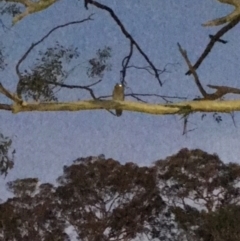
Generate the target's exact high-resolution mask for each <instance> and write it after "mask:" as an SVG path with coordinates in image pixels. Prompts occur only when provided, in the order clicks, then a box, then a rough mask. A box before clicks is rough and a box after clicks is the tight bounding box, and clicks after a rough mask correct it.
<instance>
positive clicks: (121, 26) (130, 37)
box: [88, 0, 162, 86]
mask: <svg viewBox="0 0 240 241" xmlns="http://www.w3.org/2000/svg"><path fill="white" fill-rule="evenodd" d="M88 4H92V5H94V6H96V7H97V8H100V9H103V10H105V11H107V12H109V14H110V15H111V16H112V18H113V19H114V20H115V22H116V23H117V25H118V26H119V27H120V29H121V31H122V33H123V34H124V35H125V37H126V38H128V39H129V40H130V42H131V44H133V45H134V46H135V47H136V48H137V50H138V51H139V53H140V54H141V55H142V56H143V57H144V58H145V60H146V61H147V62H148V64H149V65H150V66H151V67H152V69H153V71H154V73H155V77H156V78H157V80H158V82H159V84H160V86H162V82H161V80H160V77H159V74H158V71H157V68H156V67H155V66H154V65H153V63H152V62H151V60H150V59H149V58H148V56H147V55H146V54H145V53H144V52H143V50H142V49H141V47H140V46H139V45H138V43H137V42H136V41H135V40H134V38H133V37H132V36H131V34H130V33H129V32H128V31H127V30H126V29H125V27H124V25H123V24H122V22H121V21H120V19H119V18H118V17H117V15H116V14H115V13H114V11H113V10H112V9H111V8H110V7H108V6H106V5H104V4H101V3H99V2H96V1H94V0H88Z"/></svg>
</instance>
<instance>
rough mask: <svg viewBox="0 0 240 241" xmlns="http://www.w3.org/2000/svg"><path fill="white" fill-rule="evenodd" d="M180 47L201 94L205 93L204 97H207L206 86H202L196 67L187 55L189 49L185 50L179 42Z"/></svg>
mask: <svg viewBox="0 0 240 241" xmlns="http://www.w3.org/2000/svg"><path fill="white" fill-rule="evenodd" d="M178 49H179V51H180V53H181V54H182V56H183V58H184V59H185V61H186V63H187V65H188V68H189V69H190V71H191V73H192V74H193V76H194V80H195V83H196V85H197V87H198V89H199V91H200V92H201V94H202V95H203V97H204V98H205V97H206V96H207V92H206V91H205V90H204V88H203V87H202V84H201V83H200V80H199V78H198V75H197V73H196V71H195V69H194V68H193V66H192V65H191V63H190V61H189V59H188V56H187V51H186V50H183V49H182V47H181V45H180V44H179V43H178Z"/></svg>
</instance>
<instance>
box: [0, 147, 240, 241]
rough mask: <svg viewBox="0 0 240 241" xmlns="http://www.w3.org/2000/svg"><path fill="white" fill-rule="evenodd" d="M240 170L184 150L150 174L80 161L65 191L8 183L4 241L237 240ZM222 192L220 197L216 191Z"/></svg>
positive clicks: (1, 213)
mask: <svg viewBox="0 0 240 241" xmlns="http://www.w3.org/2000/svg"><path fill="white" fill-rule="evenodd" d="M239 177H240V166H239V165H237V164H233V163H230V164H224V163H223V162H222V161H221V160H220V159H219V157H218V156H217V155H210V154H207V153H206V152H203V151H201V150H192V151H190V150H188V149H182V150H181V151H180V152H179V153H177V154H176V155H173V156H171V157H167V158H166V159H165V160H159V161H157V162H156V163H155V165H154V166H152V167H139V166H137V165H136V164H134V163H126V164H124V165H121V164H120V163H119V162H117V161H115V160H113V159H105V157H104V156H103V155H101V156H99V157H87V158H79V159H77V160H75V161H74V163H73V164H72V165H71V166H65V167H64V168H63V174H62V175H61V176H60V177H59V178H58V179H57V181H58V184H59V186H57V187H54V186H53V185H52V184H49V183H44V184H41V185H40V182H39V180H38V179H37V178H28V179H22V180H21V179H17V180H15V181H12V182H9V183H8V184H7V186H8V189H9V190H10V191H11V192H12V193H13V194H14V195H15V197H14V198H11V199H8V200H7V201H6V202H5V203H2V204H0V235H1V238H2V239H3V240H5V239H7V238H8V239H10V240H19V241H21V240H70V237H69V236H68V235H67V234H66V232H65V229H66V228H67V227H68V228H69V227H71V228H72V230H74V232H75V233H76V237H78V239H79V240H84V241H90V240H91V241H97V240H119V241H120V240H125V241H130V240H135V241H136V240H142V239H144V238H146V239H148V240H154V241H157V240H159V241H162V240H164V241H186V240H188V241H209V240H211V241H224V240H229V241H238V240H239V238H240V228H239V221H240V220H239V217H240V215H239V214H240V206H239V199H240V192H239V188H238V186H237V184H238V183H239ZM216 191H218V192H216Z"/></svg>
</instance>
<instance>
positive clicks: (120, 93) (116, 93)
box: [112, 84, 124, 116]
mask: <svg viewBox="0 0 240 241" xmlns="http://www.w3.org/2000/svg"><path fill="white" fill-rule="evenodd" d="M112 98H113V100H121V101H123V100H124V87H123V85H121V84H116V85H115V86H114V89H113V95H112ZM121 115H122V110H121V109H116V116H121Z"/></svg>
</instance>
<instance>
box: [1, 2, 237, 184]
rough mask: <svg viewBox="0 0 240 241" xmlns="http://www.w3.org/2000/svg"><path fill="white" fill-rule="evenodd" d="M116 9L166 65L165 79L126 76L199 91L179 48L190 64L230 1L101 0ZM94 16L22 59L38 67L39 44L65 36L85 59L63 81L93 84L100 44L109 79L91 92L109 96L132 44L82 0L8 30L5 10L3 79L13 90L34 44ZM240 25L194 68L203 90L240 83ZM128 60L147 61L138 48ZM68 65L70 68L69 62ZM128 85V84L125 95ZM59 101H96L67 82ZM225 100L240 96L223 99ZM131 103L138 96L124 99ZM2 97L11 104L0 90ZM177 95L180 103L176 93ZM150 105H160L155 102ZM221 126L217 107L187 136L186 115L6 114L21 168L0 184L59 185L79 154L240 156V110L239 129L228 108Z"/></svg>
mask: <svg viewBox="0 0 240 241" xmlns="http://www.w3.org/2000/svg"><path fill="white" fill-rule="evenodd" d="M99 2H101V3H103V4H106V5H108V6H109V7H111V8H112V9H113V10H114V12H115V14H116V15H117V16H118V17H119V19H120V20H121V21H122V23H123V24H124V26H125V28H126V29H127V30H128V32H129V33H130V34H131V35H132V36H133V38H134V39H135V40H136V41H137V42H138V44H139V45H140V47H141V48H142V50H143V51H144V52H145V53H146V54H147V55H148V56H149V58H150V59H151V61H152V62H153V63H154V65H155V66H156V67H158V68H159V69H163V68H164V67H165V66H166V65H167V64H168V65H167V67H166V68H167V70H168V72H166V73H163V74H162V75H160V78H161V80H162V81H163V82H164V85H163V87H160V86H159V84H158V82H157V80H156V79H155V78H154V76H152V75H149V74H148V73H147V72H146V71H142V70H136V69H130V70H129V72H128V74H127V77H126V81H127V83H128V86H129V87H130V88H131V89H132V90H133V91H134V92H135V93H155V94H162V95H169V96H176V95H177V96H181V97H187V98H188V99H189V100H191V99H193V98H195V97H196V96H200V93H199V91H198V89H197V87H196V85H195V83H194V80H193V77H192V76H185V72H186V71H187V65H186V63H185V61H184V59H183V58H182V56H181V54H180V53H179V51H178V47H177V43H178V42H179V43H180V44H181V46H182V47H183V48H184V49H185V50H187V53H188V57H189V59H190V60H191V62H192V63H193V64H194V63H195V61H196V60H197V59H198V57H199V56H200V55H201V53H202V52H203V50H204V49H205V47H206V45H207V44H208V42H209V37H208V35H209V34H215V33H216V32H217V31H218V30H219V29H220V28H221V27H208V28H207V27H202V26H201V24H202V23H205V22H207V21H209V20H212V19H214V18H217V17H221V16H225V15H226V14H228V13H230V12H231V11H232V7H230V6H228V5H225V4H221V3H219V2H218V1H216V0H201V1H199V0H191V1H189V0H182V1H176V0H167V1H165V0H151V1H149V0H134V1H133V0H132V1H128V0H121V1H118V0H111V1H109V0H105V1H104V0H102V1H99ZM91 13H94V16H93V19H94V20H93V21H88V22H85V23H82V24H77V25H71V26H69V27H66V28H62V29H59V30H57V31H55V32H54V33H53V34H52V35H51V36H50V37H49V38H47V39H46V41H44V42H43V43H42V44H40V45H38V46H37V48H36V49H34V50H33V51H32V52H31V54H30V55H29V56H28V58H27V60H26V61H25V62H24V63H23V64H22V66H21V71H24V70H25V69H28V70H29V69H31V68H32V67H34V65H33V63H34V61H35V59H36V58H37V57H38V51H39V50H43V51H44V50H46V48H47V47H50V46H54V43H55V41H59V42H60V44H62V45H64V46H71V45H74V46H76V47H78V49H79V52H80V57H79V58H78V59H76V60H74V62H73V63H72V64H71V66H73V65H77V64H78V65H79V67H78V68H76V69H75V71H74V72H73V73H72V74H71V75H70V76H69V77H68V79H67V80H66V82H65V83H66V84H79V85H84V84H90V83H93V82H94V81H96V80H97V79H89V78H88V77H87V75H86V71H87V69H86V67H87V66H88V65H87V64H88V62H87V61H88V60H89V59H91V58H93V57H95V54H96V51H97V50H98V49H102V48H104V46H109V47H111V48H112V57H111V58H110V60H109V61H110V63H111V64H112V70H111V71H109V72H105V75H104V77H103V82H102V83H101V84H100V85H97V86H96V87H95V88H94V91H95V93H96V94H97V95H98V96H100V95H111V94H112V89H113V87H114V85H115V84H116V83H117V82H119V81H120V70H121V61H122V59H123V58H124V57H125V56H126V55H127V54H128V53H129V41H128V40H127V39H126V38H125V36H124V35H123V34H122V32H121V30H120V28H119V26H118V25H117V24H116V23H115V22H114V21H113V19H112V18H111V17H110V15H109V14H108V13H107V12H106V11H102V10H100V9H97V8H95V7H94V6H92V5H89V10H86V9H85V8H84V5H83V1H82V0H81V1H77V0H71V1H69V0H59V1H58V2H57V3H55V4H54V5H53V6H51V7H49V8H48V9H46V10H44V11H42V12H39V13H36V14H33V15H30V16H27V17H25V18H24V19H23V20H21V21H20V22H18V23H17V24H16V25H15V26H13V27H11V23H12V18H10V17H9V16H6V15H4V16H2V18H1V20H2V22H3V24H4V25H5V26H7V27H8V28H9V29H3V28H1V29H0V34H1V43H2V46H4V47H5V50H4V53H5V55H6V62H7V64H8V66H7V67H6V69H5V70H4V71H2V72H0V76H1V83H2V84H3V86H4V87H6V88H8V89H9V90H10V91H13V92H14V91H15V90H16V85H17V82H18V79H17V75H16V72H15V66H16V63H17V62H18V60H19V59H20V58H21V56H22V55H23V54H24V53H25V52H26V50H27V49H28V48H29V46H31V44H32V43H33V42H36V41H38V40H39V39H41V38H42V37H43V36H44V35H45V34H46V33H47V32H48V31H50V30H51V29H52V28H53V27H55V26H57V25H60V24H64V23H67V22H70V21H76V20H82V19H84V18H87V17H88V16H89V15H90V14H91ZM239 33H240V25H237V26H236V27H235V28H233V29H232V30H230V31H229V32H228V33H227V34H226V35H224V37H223V39H224V40H227V41H228V43H227V44H221V43H219V44H216V45H215V47H214V48H213V50H212V51H211V53H210V54H209V56H208V57H207V58H206V59H205V61H204V62H203V63H202V65H201V66H200V68H199V69H198V70H197V73H198V75H199V78H200V80H201V81H202V84H203V85H204V87H205V88H206V91H208V92H209V93H211V91H212V90H211V89H207V87H206V85H207V84H212V85H227V86H231V87H236V88H240V82H239V76H240V73H239V72H240V68H239V56H240V48H239ZM133 56H134V57H133V59H132V64H135V65H138V66H146V65H147V63H146V62H145V60H144V59H143V58H142V56H141V55H139V53H138V52H137V50H136V49H135V50H134V55H133ZM71 66H66V69H68V70H69V69H70V68H71ZM127 93H128V90H126V94H127ZM58 97H59V101H76V100H78V99H80V100H84V99H90V98H91V97H90V96H89V95H88V93H86V92H81V91H79V90H66V89H63V90H61V91H60V92H59V94H58ZM227 98H228V99H233V98H238V96H227ZM126 99H127V100H132V101H136V100H133V99H131V98H128V97H127V98H126ZM0 101H1V103H10V102H9V100H7V99H6V97H5V96H3V95H1V96H0ZM175 101H178V100H175ZM154 103H163V102H162V100H161V99H154ZM221 116H222V118H223V121H222V122H221V123H220V124H217V123H216V121H214V119H213V117H212V114H208V115H207V116H206V117H205V118H204V119H203V120H201V113H200V114H194V115H192V116H191V117H190V119H189V126H188V128H189V129H195V130H194V131H192V132H189V133H188V134H187V135H184V136H183V135H182V132H183V120H182V119H181V116H161V115H148V114H143V113H134V112H127V111H124V112H123V115H122V116H121V117H116V116H113V115H111V114H109V113H108V112H107V111H104V110H96V111H81V112H45V113H43V112H29V113H27V112H26V113H19V114H16V115H14V114H12V113H10V112H4V111H2V113H1V132H2V133H3V134H4V135H5V136H9V137H10V138H12V140H13V148H15V149H16V156H15V166H14V169H13V170H11V171H10V172H9V174H8V176H7V178H6V179H4V178H3V177H2V178H1V179H0V180H1V184H2V185H1V186H2V188H3V186H4V183H6V182H7V181H11V180H15V179H16V178H27V177H38V178H39V179H40V180H41V182H54V181H55V179H56V178H57V177H58V176H59V175H61V173H62V168H63V166H64V165H71V163H72V161H73V160H75V159H77V158H79V157H86V156H90V155H92V156H95V155H100V154H104V155H105V156H106V158H113V159H115V160H118V161H120V162H121V163H125V162H135V163H137V164H139V165H150V164H151V163H153V162H154V161H156V160H159V159H162V158H165V157H166V156H170V155H172V154H175V153H176V152H178V151H179V150H180V149H181V148H183V147H187V148H189V149H195V148H200V149H202V150H204V151H207V152H209V153H217V154H218V155H219V157H220V158H221V159H222V160H223V161H224V162H238V163H239V155H240V148H239V147H240V145H239V136H240V116H239V114H238V113H235V121H236V125H237V127H235V126H234V124H233V122H232V119H231V116H230V115H226V114H225V115H224V114H222V115H221Z"/></svg>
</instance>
